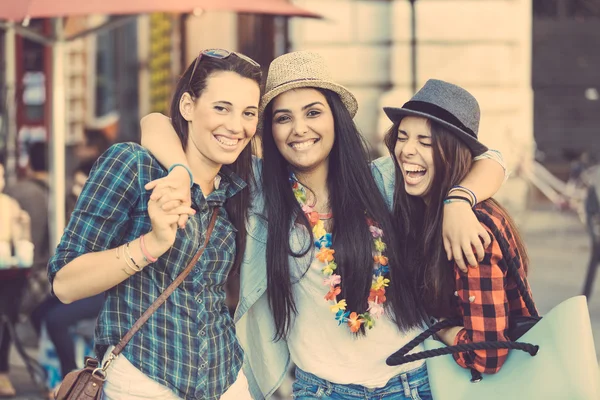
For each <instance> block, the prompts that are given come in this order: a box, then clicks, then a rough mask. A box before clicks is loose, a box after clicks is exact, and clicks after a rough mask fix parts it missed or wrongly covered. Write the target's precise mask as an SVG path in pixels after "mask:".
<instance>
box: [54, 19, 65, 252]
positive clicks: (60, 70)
mask: <svg viewBox="0 0 600 400" xmlns="http://www.w3.org/2000/svg"><path fill="white" fill-rule="evenodd" d="M53 22H54V31H55V35H56V41H55V43H54V44H53V45H52V85H51V88H52V89H51V90H52V104H51V110H52V114H51V115H52V116H51V120H52V129H51V131H50V144H51V146H50V148H51V151H50V154H51V157H50V161H51V162H50V223H51V225H50V226H51V227H50V244H51V248H52V249H54V248H55V247H56V246H57V245H58V242H59V241H60V238H61V236H62V234H63V231H64V229H65V190H66V189H65V142H66V141H65V136H66V130H67V126H66V125H67V116H66V100H65V98H66V97H65V64H64V49H65V44H66V42H65V37H64V31H63V20H62V18H55V19H54V21H53Z"/></svg>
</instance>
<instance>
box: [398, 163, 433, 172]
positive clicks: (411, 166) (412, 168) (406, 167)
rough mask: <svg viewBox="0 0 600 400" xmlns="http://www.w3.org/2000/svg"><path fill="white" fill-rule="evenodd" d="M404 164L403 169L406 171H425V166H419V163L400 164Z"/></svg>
mask: <svg viewBox="0 0 600 400" xmlns="http://www.w3.org/2000/svg"><path fill="white" fill-rule="evenodd" d="M402 165H403V166H404V170H405V171H406V172H425V171H427V169H426V168H423V167H421V166H420V165H415V164H406V163H404V164H402Z"/></svg>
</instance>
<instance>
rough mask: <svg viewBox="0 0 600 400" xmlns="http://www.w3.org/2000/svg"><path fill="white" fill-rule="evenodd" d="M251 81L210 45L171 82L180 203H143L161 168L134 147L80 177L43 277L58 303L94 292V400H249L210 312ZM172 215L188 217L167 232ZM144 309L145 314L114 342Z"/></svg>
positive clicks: (242, 151)
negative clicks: (183, 178)
mask: <svg viewBox="0 0 600 400" xmlns="http://www.w3.org/2000/svg"><path fill="white" fill-rule="evenodd" d="M261 77H262V72H261V69H260V66H259V65H258V64H257V63H256V62H255V61H253V60H251V59H249V58H248V57H246V56H244V55H241V54H238V53H233V52H229V51H227V50H221V49H211V50H205V51H203V52H202V53H200V54H199V55H198V57H197V58H196V60H195V61H194V62H193V63H192V64H190V65H189V67H188V68H187V69H186V70H185V72H184V74H183V76H182V77H181V78H180V80H179V82H178V83H177V87H176V89H175V94H174V96H173V100H172V102H171V115H172V117H173V126H174V127H175V130H176V132H177V133H176V136H175V137H176V140H177V143H178V148H179V150H180V151H181V152H182V158H183V160H186V163H188V164H189V165H190V166H191V167H190V168H191V171H193V172H194V175H195V178H196V180H195V181H194V182H192V185H191V189H189V190H190V191H191V194H192V203H191V204H189V205H178V206H177V208H176V209H174V210H170V211H165V210H164V209H163V208H162V202H161V200H157V201H155V200H152V199H150V198H149V197H150V194H149V193H148V192H147V191H146V190H145V189H144V184H145V183H147V182H148V181H151V180H154V179H157V178H160V177H162V176H166V175H167V171H166V170H165V169H164V168H162V167H161V166H160V164H159V163H158V162H157V160H156V159H155V158H154V157H152V155H151V154H150V153H149V152H148V151H147V150H146V149H144V148H142V147H140V146H139V145H137V144H134V143H119V144H116V145H114V146H111V147H110V148H109V149H108V150H107V151H106V152H105V153H104V154H103V155H102V156H101V157H100V158H99V159H98V161H97V162H96V164H95V166H94V168H93V169H92V171H91V173H90V177H89V178H88V180H87V182H86V184H85V186H84V188H83V191H82V192H81V195H80V196H79V199H78V201H77V205H76V206H75V210H74V211H73V214H72V215H71V219H70V221H69V224H68V226H67V228H66V230H65V233H64V235H63V237H62V239H61V242H60V244H59V245H58V248H57V250H56V253H55V255H54V257H53V258H52V259H51V260H50V263H49V265H48V275H49V278H50V281H51V282H52V285H53V286H52V287H53V289H54V293H55V294H56V296H57V297H58V298H59V299H60V300H61V301H62V302H64V303H71V302H73V301H76V300H79V299H82V298H85V297H90V296H93V295H96V294H99V293H105V294H106V296H105V302H104V307H103V309H102V311H101V312H100V315H99V316H98V321H97V326H96V337H95V350H96V353H97V354H98V356H99V357H102V356H104V363H103V367H102V368H101V370H99V371H95V372H94V374H95V375H96V376H100V375H103V371H105V373H106V376H105V378H106V384H105V385H104V386H103V395H102V398H103V399H106V400H121V399H160V400H165V399H167V400H170V399H180V398H184V399H202V400H224V399H229V400H238V399H248V398H250V393H249V391H248V385H247V382H246V379H245V377H244V375H243V373H242V372H241V367H242V363H243V351H242V348H241V347H240V345H239V343H238V341H237V339H236V335H235V328H234V323H233V320H232V319H231V318H230V316H229V315H228V314H227V313H223V312H222V309H221V307H220V306H221V304H222V303H223V302H224V300H225V293H224V291H223V285H224V284H225V281H226V279H227V276H228V274H229V272H230V271H231V269H232V268H234V266H235V263H236V258H235V257H236V251H235V249H236V242H240V241H241V242H243V241H244V240H245V238H244V236H245V230H244V224H245V220H246V215H245V212H246V210H247V209H248V203H249V197H248V196H249V194H248V193H247V192H248V189H245V187H246V182H245V180H244V179H247V178H248V176H249V174H250V173H251V168H252V167H251V163H252V155H251V150H250V148H249V147H248V144H249V142H250V140H251V139H252V137H253V136H254V134H255V132H256V127H257V124H258V107H259V100H260V85H261ZM215 136H216V138H215ZM224 165H225V166H224ZM179 169H180V168H179ZM184 173H185V170H184ZM226 200H227V202H226ZM163 201H164V199H163ZM192 207H193V208H192ZM180 214H186V215H189V216H190V220H189V223H188V224H187V226H186V227H185V230H179V231H178V229H177V220H178V219H179V215H180ZM211 226H212V227H214V230H212V234H210V232H211ZM203 243H205V245H204V244H203ZM204 246H205V247H204ZM203 247H204V250H205V251H204V252H203V253H202V255H201V257H200V258H199V259H196V261H194V260H195V257H196V256H199V254H200V251H202V250H200V249H201V248H203ZM192 262H194V264H191V263H192ZM185 272H187V273H189V275H183V274H184V273H185ZM177 282H179V284H178V283H177ZM171 285H175V286H171ZM168 287H171V288H173V289H174V291H173V292H172V293H171V295H170V296H169V294H168V289H167V288H168ZM165 296H168V298H167V299H166V301H165V302H164V304H162V305H161V306H160V307H158V308H155V309H154V310H153V309H152V308H151V305H153V304H155V303H154V302H155V300H156V299H157V298H159V297H161V298H164V297H165ZM147 310H148V311H150V312H151V313H152V315H151V318H150V319H148V320H147V321H146V322H145V323H142V324H141V327H140V329H139V332H137V333H135V334H133V336H129V335H126V333H127V332H128V331H129V330H130V329H132V327H134V326H139V324H140V320H138V318H140V317H141V316H142V315H144V313H145V312H146V311H147ZM140 319H141V318H140ZM136 321H137V322H136ZM126 338H130V339H131V340H130V341H129V342H127V343H126V345H124V347H123V344H122V343H123V342H122V340H125V339H126ZM120 350H122V353H121V354H119V351H120ZM86 393H87V392H86ZM63 395H65V393H62V392H60V391H59V396H63ZM90 396H91V395H90ZM59 398H64V397H59Z"/></svg>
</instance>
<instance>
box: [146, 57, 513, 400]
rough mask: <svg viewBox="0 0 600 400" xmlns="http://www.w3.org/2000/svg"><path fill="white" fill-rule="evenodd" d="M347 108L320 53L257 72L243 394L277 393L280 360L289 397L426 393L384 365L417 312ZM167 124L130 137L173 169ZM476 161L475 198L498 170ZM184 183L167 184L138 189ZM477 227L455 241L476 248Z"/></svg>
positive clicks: (423, 381)
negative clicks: (257, 151) (260, 86)
mask: <svg viewBox="0 0 600 400" xmlns="http://www.w3.org/2000/svg"><path fill="white" fill-rule="evenodd" d="M357 108H358V106H357V102H356V99H355V98H354V96H353V95H352V93H350V92H349V91H348V90H347V89H345V88H344V87H343V86H341V85H339V84H337V83H335V82H334V81H333V80H332V79H331V77H330V76H329V72H328V69H327V66H326V65H325V62H324V60H323V59H322V57H320V56H319V55H318V54H315V53H311V52H303V51H302V52H294V53H290V54H286V55H283V56H281V57H278V58H277V59H275V60H274V61H273V63H272V64H271V66H270V68H269V74H268V78H267V86H266V93H265V95H264V96H263V98H262V100H261V107H260V109H261V111H262V112H263V115H262V130H263V132H262V145H263V147H262V152H263V159H262V160H260V159H258V158H257V159H255V163H254V168H255V170H254V174H255V178H256V182H255V185H254V188H253V190H254V191H253V206H252V211H251V213H250V215H249V219H248V223H247V229H248V243H247V246H246V251H245V255H244V262H243V264H242V267H241V292H240V302H239V305H238V309H237V311H236V318H235V319H236V333H237V335H238V338H239V340H240V342H241V344H242V347H243V348H244V351H245V368H244V372H245V373H246V375H247V377H248V381H249V384H250V389H251V392H252V394H253V396H254V397H255V398H266V397H270V396H271V395H272V394H273V393H274V392H275V390H276V389H277V388H278V386H279V385H280V384H281V382H282V380H283V378H284V376H285V371H286V370H287V368H288V367H289V365H290V361H292V362H294V363H295V364H296V365H297V366H298V368H297V369H296V378H297V379H296V382H295V384H294V396H295V397H296V398H301V399H303V398H314V397H315V396H318V397H320V398H352V397H353V396H357V395H358V394H360V395H361V396H364V397H363V398H368V399H371V398H382V396H388V397H389V398H394V399H412V398H419V397H420V398H429V397H430V395H429V389H428V381H427V373H426V369H425V366H424V364H423V363H415V364H412V365H408V366H402V367H397V368H390V367H388V366H387V365H386V364H385V359H386V357H387V356H388V355H389V354H390V353H391V352H392V351H394V350H395V349H397V347H398V346H399V345H402V344H403V343H406V342H408V341H409V340H410V339H411V338H412V337H414V336H415V335H416V334H417V333H418V332H419V331H420V330H421V329H422V325H423V324H422V321H423V318H424V313H423V312H422V311H423V307H422V306H421V305H420V304H419V302H418V301H415V299H416V297H415V296H416V294H415V293H414V292H415V290H414V287H413V285H412V284H411V282H412V280H411V276H410V274H409V273H408V270H407V269H406V268H404V263H403V255H402V254H401V253H400V252H399V251H398V248H397V246H391V245H390V244H391V243H395V242H396V239H395V229H394V224H393V223H392V219H391V217H390V214H389V212H388V210H389V208H390V207H391V200H392V198H391V196H392V194H393V185H394V180H393V175H394V164H393V161H392V160H391V158H390V157H387V161H384V160H382V161H380V162H378V163H377V164H376V165H373V166H370V165H369V162H368V158H367V152H366V149H365V145H364V141H363V140H362V137H361V135H360V133H359V132H358V130H357V128H356V126H355V125H354V123H353V121H352V118H353V117H354V115H355V113H356V110H357ZM169 125H170V124H169V122H168V119H166V118H165V117H163V116H157V115H153V116H150V117H146V119H145V120H144V121H143V123H142V131H143V136H142V139H143V141H142V143H143V144H144V145H145V146H147V147H148V148H149V149H150V150H151V151H152V152H153V153H154V154H155V155H156V157H157V158H158V159H160V160H161V162H163V163H164V164H165V165H172V164H174V163H179V162H182V161H183V160H182V157H181V154H179V153H180V151H179V150H178V149H177V147H176V146H174V145H173V140H172V139H173V133H172V129H171V128H170V126H169ZM169 132H170V133H169ZM479 164H480V167H482V168H483V169H484V170H485V171H484V173H483V175H484V176H485V177H486V178H485V179H483V182H481V181H482V179H478V178H477V176H479V177H481V171H478V172H477V174H476V177H475V179H474V180H475V181H476V182H475V184H474V185H470V186H471V187H470V189H471V190H475V192H476V193H477V195H478V196H479V197H482V198H485V197H489V196H490V195H491V194H493V192H494V191H495V190H497V188H498V186H499V185H500V182H501V181H502V175H503V173H502V168H500V167H496V166H495V165H494V166H490V164H496V163H494V162H493V161H492V162H489V161H486V160H484V161H482V163H479ZM494 174H497V175H498V176H497V181H496V182H495V183H494V179H489V178H490V177H492V178H493V177H494V176H495V175H494ZM470 179H472V180H473V177H472V176H471V177H470ZM490 182H491V185H492V186H493V187H492V188H490V187H489V186H490ZM185 185H186V183H184V182H183V181H181V182H179V181H177V179H175V178H173V179H172V178H170V177H169V178H167V179H166V180H162V181H157V182H154V183H152V184H151V185H150V186H149V187H154V186H156V187H159V188H161V187H175V188H176V191H179V190H178V188H183V186H185ZM465 190H466V189H465ZM454 206H459V207H463V205H460V204H454V205H452V207H454ZM449 209H450V207H449ZM466 209H467V212H468V213H470V214H471V218H473V219H475V217H474V216H472V212H471V211H470V208H469V207H466ZM454 210H456V209H454ZM463 211H464V209H463ZM450 212H454V211H450ZM462 215H464V214H462ZM468 216H469V215H467V217H468ZM461 218H462V219H465V217H461ZM475 221H476V219H475ZM464 226H468V225H465V224H463V227H464ZM482 230H483V229H482V228H481V227H480V226H479V225H478V229H476V230H475V231H469V233H468V234H467V236H475V237H476V238H477V239H476V241H477V242H478V244H479V246H480V247H483V246H481V241H480V239H479V237H478V234H479V233H480V232H481V231H482ZM468 246H469V250H470V246H471V244H470V241H469V245H468ZM458 247H459V248H460V246H458ZM473 263H475V262H473ZM392 288H393V290H392Z"/></svg>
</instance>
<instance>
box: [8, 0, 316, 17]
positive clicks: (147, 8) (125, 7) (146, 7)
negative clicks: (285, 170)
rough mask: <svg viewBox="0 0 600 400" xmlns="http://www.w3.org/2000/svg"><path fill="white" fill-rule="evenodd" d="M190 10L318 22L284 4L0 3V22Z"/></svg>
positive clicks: (189, 0) (164, 0)
mask: <svg viewBox="0 0 600 400" xmlns="http://www.w3.org/2000/svg"><path fill="white" fill-rule="evenodd" d="M194 10H205V11H209V10H222V11H234V12H239V13H252V14H271V15H285V16H298V17H310V18H320V17H321V16H320V15H318V14H315V13H313V12H311V11H308V10H304V9H302V8H300V7H297V6H295V5H293V4H290V3H288V2H287V1H286V0H125V1H124V0H60V1H58V0H2V1H0V19H6V20H10V21H22V20H24V19H26V18H53V17H68V16H81V15H89V14H116V15H128V14H145V13H153V12H172V13H191V12H194Z"/></svg>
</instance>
